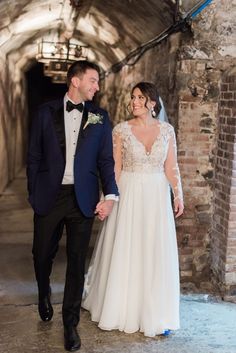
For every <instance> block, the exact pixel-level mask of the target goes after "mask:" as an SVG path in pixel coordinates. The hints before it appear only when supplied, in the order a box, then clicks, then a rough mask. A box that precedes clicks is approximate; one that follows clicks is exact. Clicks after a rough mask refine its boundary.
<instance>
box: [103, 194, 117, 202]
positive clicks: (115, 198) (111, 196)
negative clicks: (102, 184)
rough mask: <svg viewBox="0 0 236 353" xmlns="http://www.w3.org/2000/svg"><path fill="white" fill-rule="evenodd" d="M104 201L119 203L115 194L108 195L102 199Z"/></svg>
mask: <svg viewBox="0 0 236 353" xmlns="http://www.w3.org/2000/svg"><path fill="white" fill-rule="evenodd" d="M104 199H105V200H114V201H119V196H116V195H115V194H108V195H106V196H105V197H104Z"/></svg>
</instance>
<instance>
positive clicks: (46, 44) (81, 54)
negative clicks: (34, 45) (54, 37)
mask: <svg viewBox="0 0 236 353" xmlns="http://www.w3.org/2000/svg"><path fill="white" fill-rule="evenodd" d="M87 48H88V46H85V45H81V44H77V43H72V42H70V40H66V41H64V42H62V41H57V42H54V41H49V40H44V39H42V40H41V41H40V42H39V43H38V53H37V55H36V59H37V61H39V62H42V63H43V64H44V75H45V76H49V77H52V80H53V82H60V83H61V82H62V81H63V82H65V78H66V73H67V70H68V67H69V66H70V64H71V63H72V62H74V61H76V60H86V59H87Z"/></svg>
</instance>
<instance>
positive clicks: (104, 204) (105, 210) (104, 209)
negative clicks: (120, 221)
mask: <svg viewBox="0 0 236 353" xmlns="http://www.w3.org/2000/svg"><path fill="white" fill-rule="evenodd" d="M114 202H115V201H114V200H103V201H100V202H99V203H98V204H97V206H96V209H95V212H94V213H95V214H97V216H98V218H99V219H100V220H101V221H103V220H104V219H105V218H106V217H107V216H109V214H110V213H111V211H112V208H113V205H114Z"/></svg>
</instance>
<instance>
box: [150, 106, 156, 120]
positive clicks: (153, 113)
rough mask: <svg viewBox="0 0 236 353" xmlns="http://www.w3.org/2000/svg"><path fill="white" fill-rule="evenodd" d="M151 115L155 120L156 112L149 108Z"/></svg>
mask: <svg viewBox="0 0 236 353" xmlns="http://www.w3.org/2000/svg"><path fill="white" fill-rule="evenodd" d="M151 114H152V117H153V118H155V117H156V116H157V115H156V112H155V110H154V107H152V108H151Z"/></svg>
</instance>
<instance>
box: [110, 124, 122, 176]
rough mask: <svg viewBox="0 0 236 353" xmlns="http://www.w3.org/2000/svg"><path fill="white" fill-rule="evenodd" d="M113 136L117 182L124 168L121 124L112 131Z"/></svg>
mask: <svg viewBox="0 0 236 353" xmlns="http://www.w3.org/2000/svg"><path fill="white" fill-rule="evenodd" d="M112 138H113V157H114V160H115V177H116V182H118V181H119V177H120V173H121V170H122V135H121V124H118V125H116V126H115V127H114V129H113V132H112Z"/></svg>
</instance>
